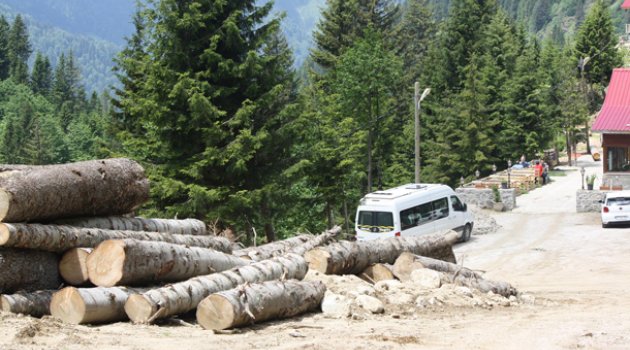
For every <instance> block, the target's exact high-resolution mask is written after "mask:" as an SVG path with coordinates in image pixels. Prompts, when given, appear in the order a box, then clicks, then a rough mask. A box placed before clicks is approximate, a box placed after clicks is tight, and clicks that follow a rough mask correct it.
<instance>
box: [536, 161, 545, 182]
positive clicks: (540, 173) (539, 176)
mask: <svg viewBox="0 0 630 350" xmlns="http://www.w3.org/2000/svg"><path fill="white" fill-rule="evenodd" d="M535 164H536V165H534V176H536V183H541V184H542V183H543V181H544V178H543V166H542V164H540V160H537V161H536V163H535ZM539 179H540V180H539Z"/></svg>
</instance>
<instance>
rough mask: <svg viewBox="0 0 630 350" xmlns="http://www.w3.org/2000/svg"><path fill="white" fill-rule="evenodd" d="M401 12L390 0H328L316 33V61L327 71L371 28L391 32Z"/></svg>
mask: <svg viewBox="0 0 630 350" xmlns="http://www.w3.org/2000/svg"><path fill="white" fill-rule="evenodd" d="M398 13H399V7H398V6H397V5H395V3H394V2H393V1H391V0H376V1H374V0H348V1H344V0H327V6H326V8H325V9H324V11H323V12H322V15H321V19H320V22H319V23H318V24H317V29H316V31H315V33H314V34H313V38H314V41H315V47H314V48H313V49H312V50H311V57H312V59H313V61H314V62H315V63H317V64H318V65H319V67H321V68H323V69H325V70H326V69H330V68H333V67H334V66H335V64H336V62H337V59H338V58H339V56H341V55H342V54H343V53H344V51H345V50H346V49H347V48H348V47H350V46H351V45H352V44H353V42H354V41H355V40H356V39H357V38H361V37H362V35H363V33H364V31H365V30H366V29H367V28H368V27H372V28H373V29H375V30H377V31H379V32H381V33H384V34H385V35H388V34H389V33H391V31H392V30H393V27H394V24H395V23H396V21H397V15H398Z"/></svg>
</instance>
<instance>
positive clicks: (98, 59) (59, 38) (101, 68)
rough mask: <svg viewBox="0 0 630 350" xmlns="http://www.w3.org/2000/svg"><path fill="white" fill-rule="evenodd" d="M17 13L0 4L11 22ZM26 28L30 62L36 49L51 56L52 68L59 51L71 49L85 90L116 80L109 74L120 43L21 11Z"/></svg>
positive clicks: (0, 10) (0, 12)
mask: <svg viewBox="0 0 630 350" xmlns="http://www.w3.org/2000/svg"><path fill="white" fill-rule="evenodd" d="M17 13H20V12H17V11H15V10H14V9H12V8H10V7H8V6H7V5H4V4H0V14H3V15H4V16H5V17H6V18H7V20H8V21H10V22H12V21H13V18H15V15H16V14H17ZM22 18H23V19H24V21H25V22H26V25H27V27H28V31H29V40H30V42H31V45H32V48H33V55H32V56H31V61H32V60H34V58H35V53H36V52H37V51H39V52H42V53H43V54H45V55H46V56H48V58H49V59H50V61H51V63H52V65H53V67H54V66H55V65H56V63H57V59H58V58H59V55H60V54H61V53H68V52H70V51H72V52H73V53H74V55H75V57H76V59H77V63H78V64H79V67H80V68H81V74H82V78H83V84H84V86H85V88H86V90H87V91H88V92H91V91H97V92H100V91H103V90H104V89H106V88H107V87H109V86H111V85H112V84H115V83H116V78H115V77H114V75H113V74H112V67H113V62H112V59H113V57H114V56H115V55H116V54H117V52H119V51H120V49H121V46H119V45H116V44H114V43H112V42H110V41H107V40H103V39H99V38H97V37H94V36H87V35H80V34H73V33H69V32H67V31H65V30H62V29H60V28H57V27H53V26H50V25H45V24H42V23H40V22H38V21H36V20H35V19H34V18H33V17H31V16H30V15H28V14H24V13H22Z"/></svg>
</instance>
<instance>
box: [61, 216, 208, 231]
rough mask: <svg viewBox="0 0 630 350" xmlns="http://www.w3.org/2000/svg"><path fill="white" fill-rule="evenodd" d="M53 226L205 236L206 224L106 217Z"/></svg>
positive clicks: (73, 220) (79, 219)
mask: <svg viewBox="0 0 630 350" xmlns="http://www.w3.org/2000/svg"><path fill="white" fill-rule="evenodd" d="M55 224H58V225H69V226H75V227H83V228H100V229H103V230H118V231H145V232H165V233H170V234H175V235H193V236H206V235H208V234H209V233H208V230H207V229H206V224H205V223H204V222H203V221H201V220H197V219H184V220H174V219H144V218H125V217H119V216H108V217H100V218H76V219H65V220H56V221H55Z"/></svg>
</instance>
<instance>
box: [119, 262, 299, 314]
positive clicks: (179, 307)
mask: <svg viewBox="0 0 630 350" xmlns="http://www.w3.org/2000/svg"><path fill="white" fill-rule="evenodd" d="M307 271H308V264H307V263H306V261H305V260H304V258H303V257H302V256H299V255H296V254H287V255H285V256H279V257H275V258H271V259H269V260H263V261H259V262H255V263H252V264H251V265H247V266H242V267H237V268H234V269H231V270H228V271H224V272H219V273H215V274H211V275H205V276H198V277H194V278H191V279H189V280H187V281H184V282H179V283H174V284H172V285H168V286H165V287H162V288H157V289H153V290H150V291H147V292H145V293H143V294H138V295H132V296H131V297H130V298H129V300H127V303H126V304H125V311H126V312H127V315H128V316H129V318H130V319H131V320H132V321H133V322H135V323H152V322H153V321H155V320H157V319H161V318H165V317H169V316H172V315H177V314H182V313H186V312H188V311H191V310H194V309H195V308H196V307H197V305H199V303H200V302H201V301H202V300H203V299H205V298H206V297H207V296H208V295H210V294H212V293H216V292H220V291H224V290H228V289H232V288H236V287H237V286H238V285H241V284H244V283H256V282H264V281H270V280H276V279H298V280H301V279H303V278H304V276H305V275H306V272H307Z"/></svg>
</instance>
